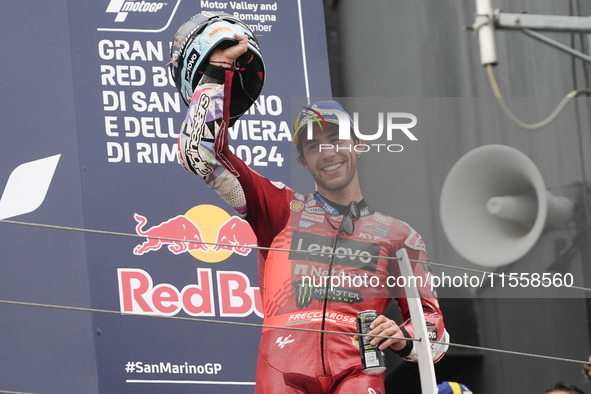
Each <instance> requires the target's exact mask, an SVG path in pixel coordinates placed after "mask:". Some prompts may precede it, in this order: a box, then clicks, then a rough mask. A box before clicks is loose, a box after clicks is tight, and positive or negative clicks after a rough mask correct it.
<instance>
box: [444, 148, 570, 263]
mask: <svg viewBox="0 0 591 394" xmlns="http://www.w3.org/2000/svg"><path fill="white" fill-rule="evenodd" d="M573 211H574V205H573V203H572V201H571V200H570V199H568V198H566V197H562V196H555V195H553V194H551V193H550V192H549V191H548V190H547V189H546V185H545V183H544V179H543V178H542V175H541V174H540V171H539V170H538V168H537V167H536V165H535V164H534V163H533V162H532V161H531V159H530V158H529V157H527V156H526V155H525V154H524V153H522V152H521V151H519V150H517V149H515V148H512V147H509V146H506V145H485V146H481V147H479V148H476V149H474V150H472V151H470V152H468V153H467V154H466V155H464V156H463V157H462V158H460V160H458V161H457V163H456V164H455V165H454V166H453V167H452V169H451V170H450V172H449V174H448V175H447V178H446V179H445V182H444V184H443V188H442V191H441V200H440V214H441V223H442V226H443V230H444V232H445V235H446V236H447V238H448V240H449V242H450V243H451V245H452V246H453V248H454V249H455V250H456V251H457V252H458V253H459V254H460V255H461V256H462V257H464V258H465V259H466V260H468V261H471V262H473V263H475V264H478V265H481V266H485V267H499V266H503V265H506V264H509V263H512V262H515V261H517V260H519V259H520V258H521V257H523V256H524V255H525V254H526V253H527V252H528V251H529V250H530V249H531V248H532V247H533V246H534V244H535V243H536V242H537V240H538V239H539V238H540V236H541V234H542V233H543V231H544V229H546V228H548V227H550V226H553V225H558V224H563V223H566V222H567V221H568V220H569V219H570V218H571V217H572V216H573Z"/></svg>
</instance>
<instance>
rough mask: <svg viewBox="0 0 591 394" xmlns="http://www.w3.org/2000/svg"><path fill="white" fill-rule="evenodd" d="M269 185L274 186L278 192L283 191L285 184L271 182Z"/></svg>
mask: <svg viewBox="0 0 591 394" xmlns="http://www.w3.org/2000/svg"><path fill="white" fill-rule="evenodd" d="M271 183H272V184H273V186H275V187H276V188H277V189H279V190H281V189H285V183H283V182H279V181H271Z"/></svg>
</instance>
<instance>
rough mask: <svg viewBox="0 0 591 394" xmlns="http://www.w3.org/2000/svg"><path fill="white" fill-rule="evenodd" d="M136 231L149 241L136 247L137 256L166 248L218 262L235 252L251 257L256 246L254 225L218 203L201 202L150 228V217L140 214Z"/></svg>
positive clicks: (202, 259)
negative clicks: (233, 214)
mask: <svg viewBox="0 0 591 394" xmlns="http://www.w3.org/2000/svg"><path fill="white" fill-rule="evenodd" d="M134 219H135V220H136V222H137V225H136V227H135V231H136V233H137V234H138V235H141V236H144V237H146V240H145V241H144V242H143V243H141V244H139V245H137V246H136V247H135V248H134V249H133V253H134V254H135V255H143V254H145V253H148V252H152V251H157V250H160V249H161V248H162V247H164V246H166V248H167V249H168V250H169V251H170V252H171V253H173V254H175V255H178V254H181V253H186V252H187V253H189V254H191V255H192V256H193V257H195V258H196V259H198V260H201V261H204V262H208V263H217V262H220V261H223V260H225V259H227V258H228V257H229V256H230V255H232V254H233V253H236V254H238V255H241V256H248V255H249V254H250V252H251V250H252V247H253V246H256V244H257V241H256V236H255V235H254V233H253V231H252V229H251V228H250V225H249V224H248V223H247V222H246V221H245V220H243V219H241V218H239V217H238V216H230V215H229V214H228V213H227V212H226V211H224V210H223V209H221V208H219V207H217V206H215V205H208V204H203V205H197V206H195V207H193V208H191V209H190V210H189V211H187V212H186V213H185V214H184V215H177V216H175V217H173V218H171V219H168V220H166V221H163V222H161V223H159V224H156V225H153V226H151V227H149V228H147V227H148V219H147V218H146V217H145V216H143V215H140V214H139V213H136V214H135V215H134Z"/></svg>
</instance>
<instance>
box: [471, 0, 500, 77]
mask: <svg viewBox="0 0 591 394" xmlns="http://www.w3.org/2000/svg"><path fill="white" fill-rule="evenodd" d="M476 19H477V20H481V21H482V22H481V23H478V27H477V28H478V41H479V42H480V63H482V65H483V66H486V65H487V64H497V51H496V49H495V26H494V22H493V19H494V18H493V9H492V6H491V4H490V0H476Z"/></svg>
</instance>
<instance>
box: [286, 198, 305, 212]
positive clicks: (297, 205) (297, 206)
mask: <svg viewBox="0 0 591 394" xmlns="http://www.w3.org/2000/svg"><path fill="white" fill-rule="evenodd" d="M289 207H290V208H291V210H292V211H296V212H299V211H301V210H302V209H304V203H303V202H301V201H298V200H291V202H290V203H289Z"/></svg>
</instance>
